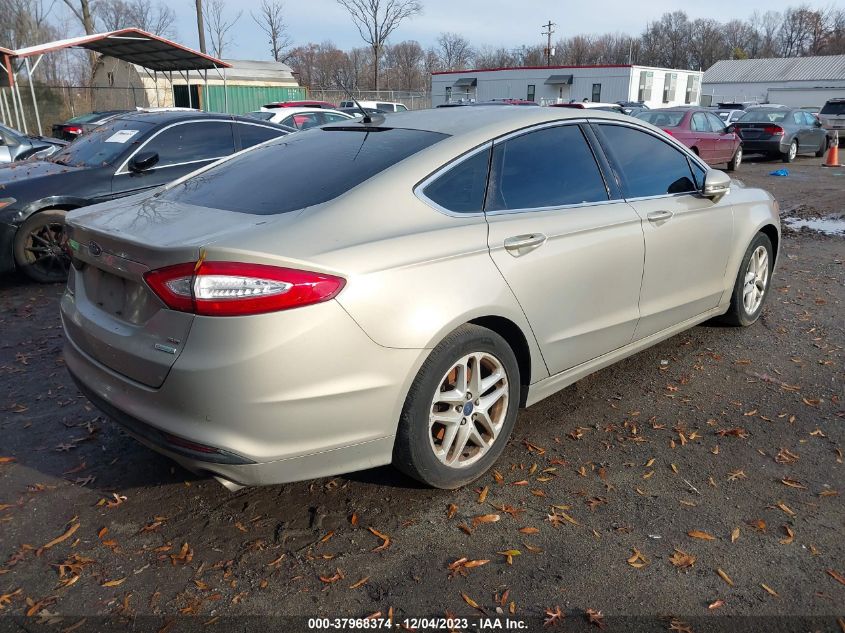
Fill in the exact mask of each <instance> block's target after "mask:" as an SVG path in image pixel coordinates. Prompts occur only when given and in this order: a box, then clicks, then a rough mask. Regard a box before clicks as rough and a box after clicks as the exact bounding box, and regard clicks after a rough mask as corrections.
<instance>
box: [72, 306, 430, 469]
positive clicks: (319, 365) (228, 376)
mask: <svg viewBox="0 0 845 633" xmlns="http://www.w3.org/2000/svg"><path fill="white" fill-rule="evenodd" d="M70 305H71V306H72V304H70ZM65 309H68V305H67V304H65V305H63V310H65ZM62 317H63V321H64V320H65V319H66V318H67V316H66V315H65V314H63V315H62ZM65 334H66V336H67V334H68V331H67V330H65ZM427 353H428V352H427V350H407V349H403V350H399V349H390V348H385V347H380V346H378V345H377V344H375V343H373V342H372V341H371V340H370V339H369V338H368V337H367V336H366V335H365V334H364V332H363V331H362V330H361V329H360V328H359V327H358V325H357V324H356V323H355V322H354V321H353V320H352V319H351V318H350V317H349V316H348V315H347V314H346V312H345V311H344V310H343V309H342V308H341V307H340V305H339V304H337V302H335V301H330V302H326V303H324V304H319V305H315V306H309V307H308V308H302V309H297V310H289V311H286V312H280V313H274V314H269V315H259V316H255V317H231V318H213V317H197V318H196V320H195V322H194V324H193V326H192V328H191V333H190V335H189V337H188V340H187V341H186V343H185V348H184V350H183V352H182V353H181V354H180V356H179V358H178V359H177V360H176V363H175V364H174V365H173V368H172V369H171V371H170V374H169V375H168V376H167V379H166V380H165V381H164V384H163V385H162V386H161V387H160V388H158V389H152V388H149V387H146V386H144V385H141V384H140V383H136V382H134V381H132V380H130V379H128V378H126V377H124V376H121V375H120V374H117V373H116V372H114V371H112V370H111V369H109V368H107V367H106V366H104V365H102V364H101V363H99V362H97V361H96V360H94V359H93V358H91V357H90V356H88V355H87V354H86V353H85V352H83V351H82V350H81V349H79V347H77V345H76V344H75V343H74V342H73V340H72V339H71V338H68V340H67V342H66V344H65V351H64V355H65V362H66V364H67V367H68V370H69V371H70V373H71V375H72V376H73V378H74V380H75V381H76V382H77V383H78V384H79V385H80V389H81V391H82V392H83V393H84V394H85V395H86V396H87V397H88V398H89V399H90V400H91V401H92V402H93V404H94V405H95V406H97V407H99V408H100V409H102V410H103V411H104V412H105V413H106V414H107V415H109V416H110V417H112V418H113V419H114V420H115V421H116V422H118V423H119V424H121V425H122V426H124V427H125V428H126V429H127V430H128V431H129V433H130V434H132V435H133V436H134V437H136V438H137V439H139V440H140V441H141V442H143V443H144V444H146V445H147V446H149V447H151V448H153V449H154V450H156V451H158V452H160V453H163V454H165V455H167V456H168V457H171V458H172V459H174V460H175V461H177V462H179V463H181V464H182V465H183V466H185V467H186V468H188V469H189V470H192V471H201V472H206V473H211V474H214V475H217V476H220V477H223V478H225V479H227V480H230V481H233V482H236V483H238V484H241V485H262V484H275V483H285V482H289V481H298V480H303V479H311V478H315V477H323V476H329V475H336V474H340V473H345V472H352V471H355V470H361V469H365V468H370V467H373V466H379V465H383V464H387V463H390V461H391V459H392V449H393V438H394V436H395V433H396V425H397V423H398V420H399V416H400V413H401V409H402V406H403V404H404V400H405V396H406V394H407V390H408V388H409V386H410V382H411V380H413V377H414V376H415V375H416V373H417V371H418V370H419V367H420V365H421V364H422V362H423V360H424V359H425V357H426V356H427ZM173 437H175V438H178V439H179V440H185V441H187V442H188V443H195V444H199V445H203V446H206V447H214V448H216V449H218V451H217V452H213V453H204V452H198V451H195V450H192V449H191V448H186V447H185V445H184V444H181V445H180V443H174V442H173Z"/></svg>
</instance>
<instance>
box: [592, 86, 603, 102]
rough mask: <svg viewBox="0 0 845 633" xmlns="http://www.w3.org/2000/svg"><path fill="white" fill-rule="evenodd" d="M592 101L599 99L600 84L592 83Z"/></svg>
mask: <svg viewBox="0 0 845 633" xmlns="http://www.w3.org/2000/svg"><path fill="white" fill-rule="evenodd" d="M592 100H593V101H601V84H593V97H592Z"/></svg>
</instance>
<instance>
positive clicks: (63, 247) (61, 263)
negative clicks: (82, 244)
mask: <svg viewBox="0 0 845 633" xmlns="http://www.w3.org/2000/svg"><path fill="white" fill-rule="evenodd" d="M25 239H26V241H25V243H24V252H25V256H26V261H25V265H26V266H28V267H30V268H32V269H34V270H35V271H37V272H38V273H40V274H41V275H43V276H44V277H46V278H54V279H55V280H56V281H60V280H61V279H63V278H64V277H65V276H66V275H67V271H68V268H69V267H70V252H69V250H68V241H67V233H66V232H65V226H64V224H63V223H62V222H48V223H46V224H42V225H40V226H37V227H35V228H34V229H33V230H32V231H30V233H29V235H27V236H26V238H25Z"/></svg>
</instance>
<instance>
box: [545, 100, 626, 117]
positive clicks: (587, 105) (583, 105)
mask: <svg viewBox="0 0 845 633" xmlns="http://www.w3.org/2000/svg"><path fill="white" fill-rule="evenodd" d="M549 105H550V107H552V108H575V109H576V110H604V111H606V112H615V113H616V114H625V110H623V109H622V106H621V105H619V104H618V103H602V102H600V101H573V102H571V103H552V104H549Z"/></svg>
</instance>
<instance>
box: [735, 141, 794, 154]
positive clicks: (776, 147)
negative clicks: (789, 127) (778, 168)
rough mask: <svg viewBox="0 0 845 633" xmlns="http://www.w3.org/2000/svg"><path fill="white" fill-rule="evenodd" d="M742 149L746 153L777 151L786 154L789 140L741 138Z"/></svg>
mask: <svg viewBox="0 0 845 633" xmlns="http://www.w3.org/2000/svg"><path fill="white" fill-rule="evenodd" d="M742 151H743V152H744V153H746V154H751V153H753V152H765V153H767V154H768V153H775V152H778V153H781V154H786V152H788V151H789V141H788V140H784V139H782V138H776V139H766V140H754V139H751V140H746V139H742Z"/></svg>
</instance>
